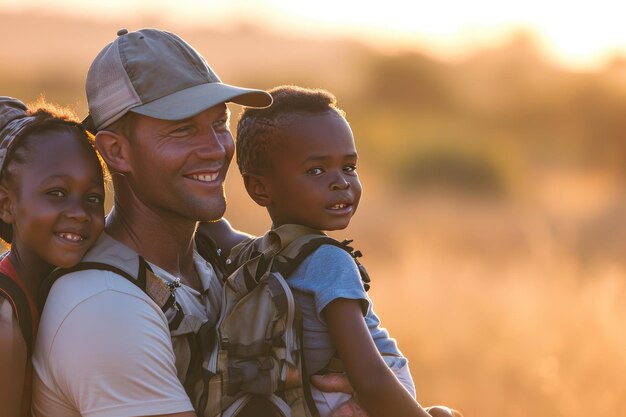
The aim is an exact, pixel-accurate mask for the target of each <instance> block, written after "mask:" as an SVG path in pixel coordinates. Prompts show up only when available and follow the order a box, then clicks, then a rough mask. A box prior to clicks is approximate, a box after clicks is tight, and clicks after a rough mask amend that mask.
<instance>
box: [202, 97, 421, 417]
mask: <svg viewBox="0 0 626 417" xmlns="http://www.w3.org/2000/svg"><path fill="white" fill-rule="evenodd" d="M270 93H271V94H272V97H273V99H274V101H273V104H272V106H270V107H269V108H265V109H245V110H244V112H243V114H242V116H241V119H240V121H239V123H238V126H237V163H238V165H239V169H240V171H241V173H242V175H243V178H244V183H245V186H246V190H247V191H248V194H249V195H250V196H251V197H252V199H253V200H254V201H255V202H256V203H257V204H259V205H261V206H263V207H265V208H266V209H267V210H268V213H269V215H270V217H271V219H272V225H273V228H277V227H279V226H282V225H286V224H299V225H304V226H308V227H309V228H312V229H316V230H325V231H328V230H342V229H345V228H346V227H347V226H348V225H349V223H350V219H351V218H352V216H353V215H354V213H355V212H356V209H357V207H358V204H359V200H360V197H361V184H360V182H359V177H358V175H357V172H356V167H357V152H356V148H355V145H354V138H353V136H352V131H351V130H350V127H349V125H348V123H347V121H346V119H345V118H344V113H343V111H342V110H340V109H339V108H338V107H337V106H336V104H335V97H334V96H332V95H331V94H330V93H328V92H326V91H321V90H307V89H303V88H298V87H293V86H284V87H278V88H275V89H273V90H271V91H270ZM224 225H226V226H228V224H227V223H226V222H221V223H218V224H214V225H208V226H203V227H204V228H206V229H208V230H209V233H213V232H216V233H217V236H216V235H215V234H214V236H215V237H217V240H218V243H224V245H223V246H224V247H225V248H229V247H230V246H231V245H232V243H234V242H235V241H236V240H229V238H232V236H233V235H232V234H231V235H230V236H228V234H227V233H226V232H225V230H223V229H222V226H224ZM287 282H288V284H289V286H290V287H291V289H292V292H293V295H294V298H295V299H296V302H297V306H298V308H299V309H300V310H301V312H302V317H303V330H304V331H303V349H304V361H305V369H306V370H307V372H308V374H307V375H305V376H303V378H309V377H310V376H311V375H314V374H315V373H317V372H318V371H321V370H322V369H323V368H324V367H325V366H326V365H327V364H328V363H329V361H330V360H331V358H332V357H333V355H334V354H335V352H336V353H338V354H339V357H340V358H341V360H342V362H343V366H344V368H345V370H346V373H347V376H348V378H349V380H350V382H351V384H352V386H353V387H354V389H355V391H356V394H357V396H358V399H359V402H360V403H361V404H362V405H363V407H364V408H365V409H366V411H367V412H368V414H369V415H370V416H372V417H377V416H381V417H382V416H428V413H427V412H426V411H425V410H424V409H423V408H422V407H421V406H420V405H419V404H418V403H417V402H416V401H415V399H414V398H413V397H414V395H415V393H414V388H413V382H412V380H411V377H410V373H409V372H408V364H407V361H406V359H405V358H404V357H403V356H402V354H401V353H400V351H399V350H398V348H397V346H396V343H395V341H394V340H393V339H391V338H390V337H389V335H388V333H387V332H386V330H384V329H382V328H381V327H379V321H378V318H377V317H376V315H375V314H374V313H373V312H372V310H371V304H370V300H369V298H368V296H367V295H366V293H365V290H364V287H363V284H362V282H361V277H360V274H359V272H358V269H357V266H356V264H355V262H354V260H353V259H352V258H351V256H350V255H349V254H348V253H347V252H345V251H344V250H343V249H340V248H337V247H335V246H332V245H323V246H321V247H319V248H318V249H317V250H316V251H315V252H313V253H312V254H311V255H309V256H308V257H307V258H306V259H305V260H304V261H303V262H302V263H301V264H300V265H299V266H298V268H297V269H296V270H295V272H294V273H293V274H291V275H290V276H289V279H288V280H287ZM397 376H398V377H400V378H402V379H403V381H402V383H401V382H400V381H399V379H398V377H397ZM312 394H313V397H314V399H315V403H316V406H317V408H318V411H319V412H320V414H321V415H322V416H327V415H330V414H331V413H332V410H333V409H334V408H336V406H337V405H338V404H340V403H341V402H342V401H346V400H347V399H348V398H349V396H347V395H343V396H341V397H340V398H338V397H337V394H334V393H333V394H324V393H322V392H320V391H317V390H315V389H314V390H313V391H312Z"/></svg>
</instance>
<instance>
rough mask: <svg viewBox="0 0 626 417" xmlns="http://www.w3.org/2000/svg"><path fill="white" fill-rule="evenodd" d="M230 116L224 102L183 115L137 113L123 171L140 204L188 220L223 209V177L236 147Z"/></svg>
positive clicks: (206, 217) (208, 217) (212, 217)
mask: <svg viewBox="0 0 626 417" xmlns="http://www.w3.org/2000/svg"><path fill="white" fill-rule="evenodd" d="M229 117H230V112H229V111H228V109H227V107H226V105H225V104H219V105H216V106H214V107H211V108H209V109H207V110H205V111H203V112H201V113H199V114H197V115H196V116H193V117H191V118H189V119H184V120H177V121H167V120H160V119H153V118H151V117H147V116H138V117H137V121H136V125H135V134H134V136H133V138H131V139H130V149H131V153H130V164H131V172H129V173H126V174H125V175H126V176H127V177H128V181H129V184H130V185H131V187H132V189H133V191H134V193H135V195H136V196H137V198H138V199H139V200H140V201H141V202H142V203H143V205H145V206H146V207H147V208H148V209H149V210H152V211H153V212H157V213H158V214H159V215H161V216H167V217H170V218H172V216H173V217H174V218H181V219H186V220H192V221H207V220H215V219H219V218H220V217H221V216H222V215H223V214H224V211H225V209H226V199H225V196H224V179H225V177H226V171H227V170H228V166H229V164H230V161H231V159H232V157H233V152H234V148H235V144H234V141H233V137H232V135H231V133H230V130H229Z"/></svg>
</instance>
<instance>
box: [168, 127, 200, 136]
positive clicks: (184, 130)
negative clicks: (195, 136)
mask: <svg viewBox="0 0 626 417" xmlns="http://www.w3.org/2000/svg"><path fill="white" fill-rule="evenodd" d="M193 131H194V128H193V126H181V127H179V128H177V129H174V130H172V131H171V132H170V136H174V137H182V136H188V135H191V134H192V133H193Z"/></svg>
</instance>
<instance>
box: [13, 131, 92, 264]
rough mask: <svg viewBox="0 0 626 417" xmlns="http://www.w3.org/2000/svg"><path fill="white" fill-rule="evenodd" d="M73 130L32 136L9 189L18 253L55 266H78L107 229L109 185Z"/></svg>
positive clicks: (90, 152) (14, 240)
mask: <svg viewBox="0 0 626 417" xmlns="http://www.w3.org/2000/svg"><path fill="white" fill-rule="evenodd" d="M78 135H79V133H78V132H77V130H76V129H74V128H64V127H62V128H54V129H53V130H51V131H46V132H41V133H33V134H32V135H30V137H29V139H28V141H29V142H28V144H25V145H26V146H28V149H24V150H25V151H27V152H25V153H24V155H25V162H24V163H23V164H19V165H16V166H15V167H14V168H13V169H14V171H13V172H15V175H13V178H12V180H10V181H9V184H7V188H8V190H7V191H8V195H9V197H10V199H9V206H10V207H9V210H8V216H9V218H8V219H6V220H5V221H7V220H8V221H7V223H11V224H12V226H13V245H12V246H13V249H12V250H18V253H22V254H24V253H27V252H30V253H32V254H34V255H36V256H38V257H39V258H41V259H42V260H44V261H45V262H47V263H48V264H50V265H54V266H59V267H63V268H67V267H71V266H74V265H75V264H76V263H78V262H79V261H80V259H81V258H82V257H83V255H84V254H85V252H87V250H88V249H89V248H90V247H91V246H92V245H93V243H94V242H95V241H96V239H97V238H98V236H99V235H100V233H101V232H102V229H103V227H104V180H103V178H102V169H101V167H100V163H99V161H98V159H97V157H96V155H95V153H94V152H93V151H91V150H90V149H89V147H88V146H86V144H85V143H81V141H84V140H85V138H83V137H80V136H78Z"/></svg>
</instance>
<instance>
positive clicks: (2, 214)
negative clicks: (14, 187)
mask: <svg viewBox="0 0 626 417" xmlns="http://www.w3.org/2000/svg"><path fill="white" fill-rule="evenodd" d="M0 219H2V221H3V222H4V223H7V224H12V223H13V220H14V218H13V198H12V196H11V194H10V193H9V190H7V188H6V187H5V186H4V185H0Z"/></svg>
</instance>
